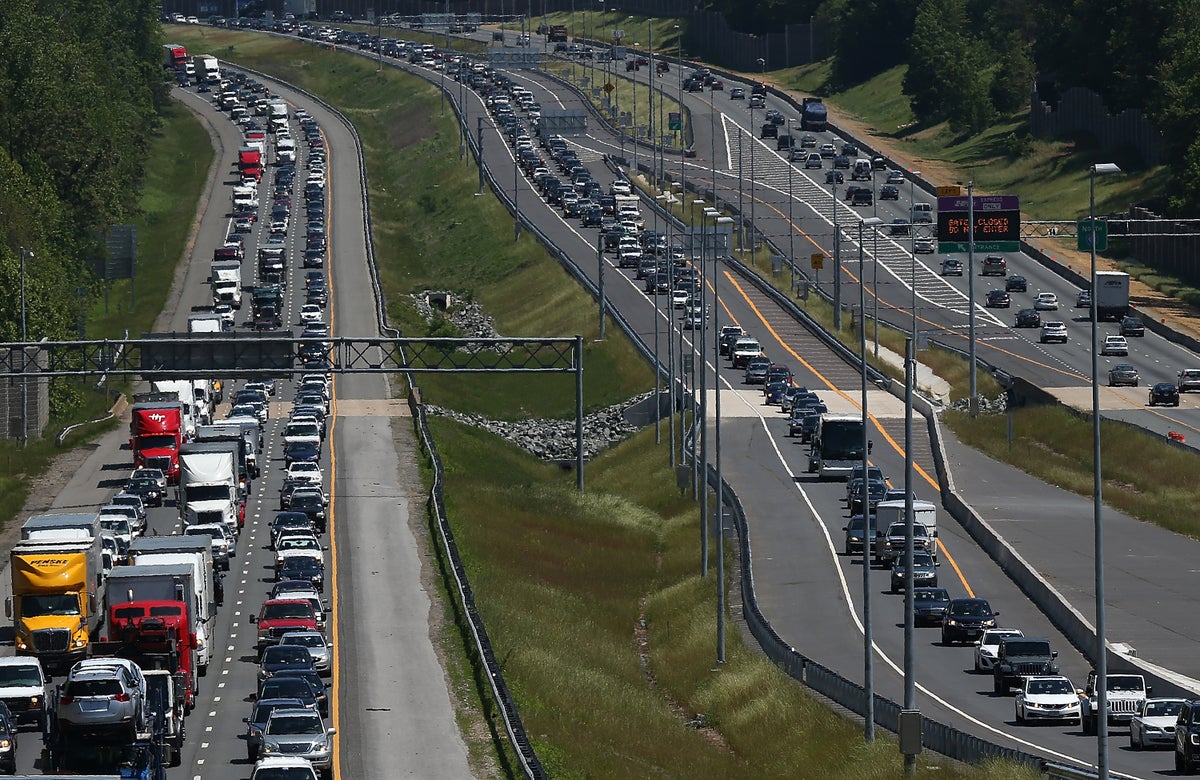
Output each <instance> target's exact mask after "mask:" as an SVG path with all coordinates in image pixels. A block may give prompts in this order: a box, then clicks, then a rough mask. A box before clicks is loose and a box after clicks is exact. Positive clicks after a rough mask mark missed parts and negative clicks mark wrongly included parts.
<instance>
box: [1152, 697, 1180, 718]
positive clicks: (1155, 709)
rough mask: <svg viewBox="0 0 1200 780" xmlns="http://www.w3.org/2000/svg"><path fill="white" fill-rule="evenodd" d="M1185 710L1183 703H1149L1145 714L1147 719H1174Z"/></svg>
mask: <svg viewBox="0 0 1200 780" xmlns="http://www.w3.org/2000/svg"><path fill="white" fill-rule="evenodd" d="M1181 709H1183V702H1181V701H1148V702H1146V711H1145V712H1144V713H1142V714H1143V716H1144V717H1147V718H1174V717H1175V716H1177V715H1178V714H1179V711H1180V710H1181Z"/></svg>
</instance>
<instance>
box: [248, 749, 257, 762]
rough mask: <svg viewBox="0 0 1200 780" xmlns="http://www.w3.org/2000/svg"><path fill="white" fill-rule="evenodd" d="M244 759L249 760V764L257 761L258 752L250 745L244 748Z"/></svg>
mask: <svg viewBox="0 0 1200 780" xmlns="http://www.w3.org/2000/svg"><path fill="white" fill-rule="evenodd" d="M246 758H248V759H250V763H252V764H253V763H254V762H255V761H257V760H258V750H257V749H256V748H254V747H251V746H250V745H247V746H246Z"/></svg>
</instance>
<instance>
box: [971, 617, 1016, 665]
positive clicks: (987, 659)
mask: <svg viewBox="0 0 1200 780" xmlns="http://www.w3.org/2000/svg"><path fill="white" fill-rule="evenodd" d="M1006 636H1025V635H1024V634H1023V633H1021V629H1019V628H989V629H988V630H986V631H984V632H983V635H982V636H981V637H979V639H977V640H976V641H975V671H977V672H990V671H992V667H993V666H995V665H996V656H997V655H998V654H999V652H1000V640H1001V639H1003V638H1004V637H1006Z"/></svg>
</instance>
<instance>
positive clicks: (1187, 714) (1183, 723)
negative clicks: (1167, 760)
mask: <svg viewBox="0 0 1200 780" xmlns="http://www.w3.org/2000/svg"><path fill="white" fill-rule="evenodd" d="M1198 757H1200V700H1196V701H1189V702H1184V704H1183V709H1181V710H1180V711H1179V717H1177V718H1176V719H1175V771H1176V772H1177V773H1179V774H1191V773H1193V772H1195V771H1196V770H1197V768H1200V760H1197V759H1198Z"/></svg>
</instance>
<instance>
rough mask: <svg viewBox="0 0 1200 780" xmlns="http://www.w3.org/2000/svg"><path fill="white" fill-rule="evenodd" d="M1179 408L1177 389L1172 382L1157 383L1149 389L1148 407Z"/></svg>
mask: <svg viewBox="0 0 1200 780" xmlns="http://www.w3.org/2000/svg"><path fill="white" fill-rule="evenodd" d="M1159 405H1161V406H1179V388H1178V387H1176V386H1175V384H1174V383H1173V382H1159V383H1158V384H1156V385H1154V386H1153V387H1151V388H1150V406H1159Z"/></svg>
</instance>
